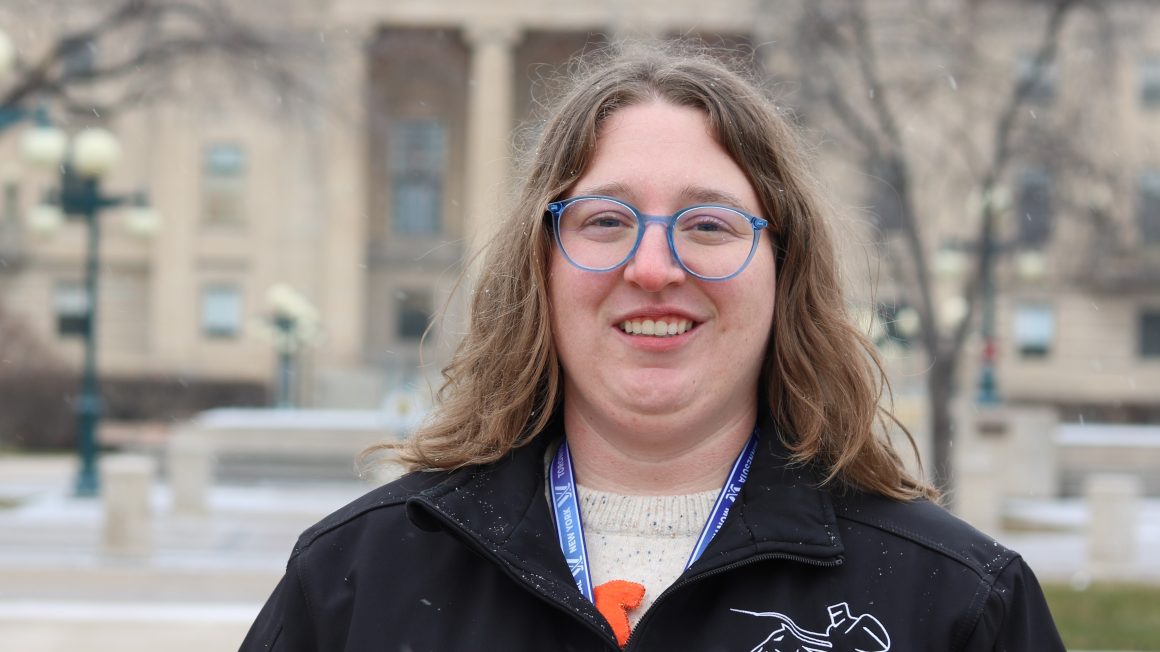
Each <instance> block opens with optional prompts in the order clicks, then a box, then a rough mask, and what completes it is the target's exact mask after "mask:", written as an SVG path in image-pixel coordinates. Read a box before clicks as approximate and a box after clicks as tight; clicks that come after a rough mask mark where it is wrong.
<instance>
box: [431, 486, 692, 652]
mask: <svg viewBox="0 0 1160 652" xmlns="http://www.w3.org/2000/svg"><path fill="white" fill-rule="evenodd" d="M414 500H416V501H418V502H420V503H422V504H423V506H424V507H426V508H427V511H428V512H430V513H432V514H434V515H435V517H436V518H438V519H439V520H440V521H441V522H442V523H443V524H444V525H447V526H448V527H449V528H450V529H451V530H453V531H455V532H458V533H459V535H460V538H461V539H463V540H464V541H466V542H467V544H468V545H469V546H470V547H471V548H474V549H475V551H476V552H479V553H480V554H482V555H483V556H484V557H486V558H487V559H490V560H491V562H492V563H494V564H495V565H496V566H499V568H500V569H501V570H502V571H503V572H504V574H505V575H507V576H508V577H510V578H512V579H513V580H515V582H516V583H517V584H519V585H520V586H523V587H524V588H526V589H527V590H529V591H530V592H531V593H533V594H534V595H536V596H538V597H539V598H540V599H541V600H543V601H544V602H547V603H548V604H550V605H552V606H553V607H555V608H557V609H559V610H560V611H563V612H564V613H566V614H568V615H569V616H571V617H572V618H573V619H575V620H578V621H580V622H581V623H582V624H583V625H584V626H585V627H587V628H588V629H590V630H592V631H593V632H594V633H596V634H597V635H599V636H600V638H601V639H602V640H603V641H604V642H605V643H606V644H608V647H607V648H606V649H609V650H619V649H620V646H619V645H618V644H617V642H616V639H615V638H614V637H612V636H610V635H609V634H608V632H606V631H604V629H602V628H601V627H600V626H599V625H597V624H596V623H593V622H592V621H591V620H589V619H587V618H584V617H582V616H580V615H579V614H577V613H576V610H575V609H573V608H572V607H571V605H568V604H566V603H564V602H562V601H560V600H557V599H556V598H555V596H552V595H549V594H548V593H546V592H544V591H541V590H539V589H537V588H536V587H534V586H531V585H529V584H528V583H527V581H525V580H524V578H522V577H520V576H518V575H516V574H515V573H514V572H513V571H512V570H511V568H510V567H508V564H507V562H505V561H504V560H503V558H501V557H500V556H499V555H497V554H496V553H495V551H494V550H492V549H491V548H488V547H487V546H484V545H483V544H482V543H480V541H479V540H478V539H477V538H476V537H475V535H474V533H472V532H470V531H468V530H467V529H466V528H464V527H463V526H462V525H460V524H459V523H456V522H455V521H453V520H451V518H450V517H448V516H447V515H446V514H444V513H443V512H442V511H441V510H439V509H438V508H436V507H435V505H433V504H431V503H430V502H429V501H428V500H427V499H426V498H421V497H416V498H415V499H414ZM670 588H672V587H670ZM665 593H668V591H665ZM662 595H663V594H662ZM659 599H660V598H658V600H659ZM630 638H631V637H630Z"/></svg>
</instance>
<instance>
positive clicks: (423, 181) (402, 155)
mask: <svg viewBox="0 0 1160 652" xmlns="http://www.w3.org/2000/svg"><path fill="white" fill-rule="evenodd" d="M389 138H390V148H389V150H390V153H389V156H390V160H389V163H390V170H391V172H390V174H391V227H392V229H393V230H394V232H395V233H399V234H405V235H432V234H436V233H439V231H440V228H441V222H442V214H443V183H444V174H445V171H446V170H445V167H446V163H445V150H446V134H445V132H444V129H443V125H442V124H441V123H440V122H439V121H437V120H431V119H423V120H398V121H396V122H395V123H393V124H392V126H391V131H390V135H389Z"/></svg>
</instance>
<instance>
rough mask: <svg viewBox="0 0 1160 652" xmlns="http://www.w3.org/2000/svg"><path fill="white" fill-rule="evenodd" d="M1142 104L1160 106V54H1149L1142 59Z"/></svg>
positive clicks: (1152, 106) (1150, 106) (1153, 106)
mask: <svg viewBox="0 0 1160 652" xmlns="http://www.w3.org/2000/svg"><path fill="white" fill-rule="evenodd" d="M1140 104H1142V105H1143V106H1146V107H1149V108H1153V109H1154V108H1158V107H1160V55H1155V54H1152V55H1147V56H1145V57H1144V58H1143V59H1141V60H1140Z"/></svg>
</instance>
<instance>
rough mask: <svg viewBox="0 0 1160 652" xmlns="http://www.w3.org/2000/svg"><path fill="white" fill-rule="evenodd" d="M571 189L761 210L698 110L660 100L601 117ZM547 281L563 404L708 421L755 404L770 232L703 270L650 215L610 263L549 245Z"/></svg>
mask: <svg viewBox="0 0 1160 652" xmlns="http://www.w3.org/2000/svg"><path fill="white" fill-rule="evenodd" d="M579 195H609V196H613V197H615V198H617V199H620V200H623V201H625V202H628V203H629V204H631V205H633V206H635V207H636V208H637V209H638V210H639V211H641V212H643V213H646V214H651V215H671V214H673V213H675V212H677V211H678V210H680V209H682V208H685V207H688V206H691V205H694V204H700V203H706V202H711V203H724V204H730V205H733V206H734V207H735V208H739V209H741V210H743V211H745V212H747V213H750V214H753V215H760V204H759V203H758V199H757V194H756V192H755V191H754V189H753V186H752V185H751V184H750V183H749V180H748V179H747V178H746V176H745V174H744V172H742V170H741V168H740V167H738V166H737V164H736V163H734V162H733V159H732V158H730V156H729V155H728V154H727V153H726V152H725V150H724V149H723V148H722V147H721V145H720V144H719V143H718V142H717V141H716V140H715V138H714V137H713V136H712V135H711V133H710V131H709V126H708V121H707V119H706V116H705V115H704V113H703V112H701V111H699V110H696V109H693V108H689V107H677V106H674V105H671V104H668V103H664V102H659V101H658V102H655V103H649V104H643V105H635V106H629V107H626V108H623V109H619V110H617V111H616V112H615V113H614V114H612V115H611V116H610V117H609V118H608V119H607V120H606V121H605V122H604V124H603V125H602V127H601V130H600V134H599V137H598V140H597V145H596V152H595V155H594V157H593V159H592V163H591V165H589V167H588V169H587V170H586V171H585V172H584V174H583V175H582V176H581V177H580V178H579V179H578V180H577V181H576V184H575V185H574V186H573V187H572V189H571V190H570V192H569V193H568V195H567V196H568V197H574V196H579ZM548 291H549V297H550V299H551V305H552V308H551V311H552V314H551V317H552V333H553V337H554V340H555V344H556V349H557V351H558V352H559V356H560V362H561V364H562V366H563V371H564V405H565V411H566V412H573V413H574V414H582V415H584V418H585V420H586V421H587V422H589V423H590V424H592V425H594V426H595V425H596V424H597V423H599V422H600V421H601V420H605V419H613V420H614V421H615V422H616V423H618V424H620V425H621V426H624V425H629V426H631V425H633V424H640V425H644V424H646V423H653V424H656V423H659V422H658V421H657V420H655V419H650V420H649V421H645V420H644V419H646V418H649V417H654V416H665V417H673V418H676V419H677V421H672V420H671V419H670V420H669V421H670V422H671V423H680V424H687V425H690V426H699V425H702V424H704V425H706V426H708V425H711V424H712V423H713V420H714V419H717V418H724V419H738V418H742V417H743V413H742V412H738V411H751V412H754V413H755V412H756V404H757V384H758V377H759V375H760V372H761V366H762V358H763V356H764V353H765V347H766V342H767V340H768V336H769V332H770V328H771V325H772V321H773V309H774V305H773V304H774V256H773V248H772V246H771V245H770V244H769V238H768V234H767V233H765V234H763V235H762V237H761V243H760V246H759V247H758V249H757V252H756V253H755V254H754V256H753V259H752V260H751V261H750V263H749V265H748V266H747V267H746V268H745V269H744V271H742V272H741V273H740V274H739V275H737V276H736V277H734V278H732V279H729V280H727V281H703V280H700V279H697V278H696V277H693V276H690V275H689V274H687V273H686V272H685V271H684V270H682V269H681V267H680V266H679V265H678V264H677V263H676V261H674V260H673V257H672V254H671V253H670V251H669V248H668V243H667V240H666V234H665V229H664V227H663V225H659V224H650V225H649V226H648V228H647V230H646V231H645V235H644V238H643V240H642V241H641V243H640V247H639V249H638V250H637V252H636V255H635V257H634V258H633V259H632V260H630V261H629V262H628V263H626V264H625V265H624V266H622V267H619V268H617V269H615V270H613V271H610V272H589V271H584V270H581V269H578V268H576V267H574V266H573V265H572V264H570V263H569V262H568V260H567V259H566V258H565V257H564V256H563V255H561V254H560V252H559V251H558V250H553V253H552V258H551V263H550V278H549V284H548ZM644 320H652V321H653V322H654V323H655V322H658V321H664V322H666V324H673V323H674V322H675V323H678V324H680V325H682V326H683V325H685V324H690V325H691V327H690V328H689V329H688V330H687V331H685V332H683V333H681V334H677V335H666V336H664V337H659V336H655V335H633V334H629V333H627V332H625V330H624V328H623V325H624V324H625V323H626V322H634V321H639V322H642V323H643V322H644ZM576 411H580V412H579V413H577V412H576ZM649 435H654V436H656V437H663V433H647V432H646V433H643V434H642V436H644V437H648V436H649Z"/></svg>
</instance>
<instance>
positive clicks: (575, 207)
mask: <svg viewBox="0 0 1160 652" xmlns="http://www.w3.org/2000/svg"><path fill="white" fill-rule="evenodd" d="M641 228H642V224H641V222H640V221H638V220H637V218H636V215H634V214H633V212H632V211H631V210H629V209H628V207H626V206H623V205H621V204H619V203H617V202H614V201H609V200H606V199H582V200H579V201H576V202H573V203H572V204H569V205H568V207H567V208H566V209H564V212H563V214H561V215H560V230H559V236H560V245H561V246H562V247H563V248H564V251H565V253H567V254H568V257H569V258H570V259H572V262H574V263H575V264H577V265H579V266H581V267H586V268H588V269H591V270H597V271H599V270H607V269H611V268H614V267H616V266H618V265H620V264H621V263H623V262H625V260H626V259H627V258H628V256H629V255H630V254H631V253H632V249H633V246H634V245H636V242H637V237H638V235H637V233H638V231H639V230H640V229H641ZM755 235H756V233H755V231H754V229H753V225H752V224H751V223H750V222H749V220H748V218H746V216H745V215H743V214H741V213H739V212H737V211H734V210H730V209H728V208H725V207H723V206H700V207H696V208H693V209H690V210H685V211H683V212H681V213H680V215H679V217H678V218H677V221H676V223H675V224H674V225H673V248H674V249H675V250H676V254H677V258H679V259H680V261H681V262H682V263H683V264H684V265H685V267H687V268H688V269H689V270H690V271H692V272H693V273H694V274H697V275H698V276H703V277H706V278H724V277H726V276H730V275H732V274H734V273H736V272H737V271H738V270H740V269H741V267H742V266H743V265H744V264H745V261H746V260H747V259H748V258H749V253H750V251H752V249H753V239H754V237H755Z"/></svg>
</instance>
